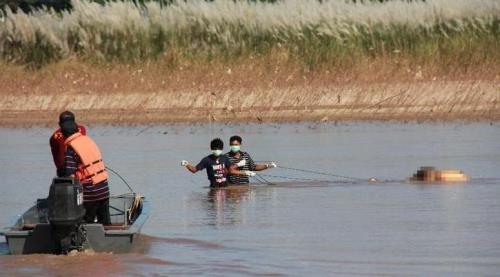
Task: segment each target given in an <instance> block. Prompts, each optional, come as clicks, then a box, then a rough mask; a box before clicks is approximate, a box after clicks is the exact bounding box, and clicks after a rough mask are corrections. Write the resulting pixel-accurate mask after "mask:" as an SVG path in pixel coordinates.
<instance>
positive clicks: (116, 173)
mask: <svg viewBox="0 0 500 277" xmlns="http://www.w3.org/2000/svg"><path fill="white" fill-rule="evenodd" d="M106 169H107V170H109V171H111V172H113V173H114V174H115V175H116V176H118V178H120V179H121V180H122V181H123V183H125V185H127V187H128V189H129V190H130V192H134V190H133V189H132V187H131V186H130V185H129V184H128V183H127V181H125V179H123V177H122V176H121V175H120V174H118V172H116V171H114V170H113V169H112V168H110V167H108V166H106Z"/></svg>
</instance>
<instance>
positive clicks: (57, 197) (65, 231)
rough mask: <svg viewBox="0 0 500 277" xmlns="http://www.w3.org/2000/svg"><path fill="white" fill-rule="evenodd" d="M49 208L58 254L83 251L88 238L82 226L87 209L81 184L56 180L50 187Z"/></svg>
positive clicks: (75, 180) (66, 179) (71, 179)
mask: <svg viewBox="0 0 500 277" xmlns="http://www.w3.org/2000/svg"><path fill="white" fill-rule="evenodd" d="M48 206H49V222H50V224H51V225H52V230H53V235H54V238H55V240H56V241H55V242H56V246H57V253H58V254H67V253H68V252H69V251H71V250H79V251H80V250H82V249H83V243H84V242H85V237H86V236H85V230H84V229H83V227H82V226H81V224H82V222H83V217H84V215H85V208H84V206H83V189H82V186H81V185H80V182H79V181H78V180H77V179H75V178H54V179H53V180H52V185H51V186H50V191H49V198H48Z"/></svg>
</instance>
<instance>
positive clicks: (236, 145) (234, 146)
mask: <svg viewBox="0 0 500 277" xmlns="http://www.w3.org/2000/svg"><path fill="white" fill-rule="evenodd" d="M242 141H243V140H242V139H241V137H240V136H232V137H231V138H230V139H229V148H231V152H233V153H237V152H239V151H240V147H241V142H242Z"/></svg>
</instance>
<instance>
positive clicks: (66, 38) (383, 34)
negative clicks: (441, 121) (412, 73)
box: [0, 0, 500, 71]
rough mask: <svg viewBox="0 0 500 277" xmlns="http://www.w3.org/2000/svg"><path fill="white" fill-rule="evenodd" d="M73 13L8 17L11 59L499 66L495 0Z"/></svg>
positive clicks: (232, 4) (109, 8)
mask: <svg viewBox="0 0 500 277" xmlns="http://www.w3.org/2000/svg"><path fill="white" fill-rule="evenodd" d="M73 7H74V10H73V11H72V12H62V13H60V14H57V13H54V12H51V11H38V12H34V13H32V14H29V15H28V14H24V13H22V12H18V13H12V12H9V11H8V12H7V13H6V14H5V16H3V20H2V22H1V23H0V57H1V59H2V60H3V62H4V63H7V64H20V65H28V66H30V67H34V68H41V67H42V66H44V65H47V64H51V63H54V62H57V61H61V60H65V59H68V58H71V59H77V60H79V61H82V62H86V63H90V64H94V63H126V64H138V63H139V64H140V63H144V62H147V61H152V60H157V59H161V60H163V61H165V62H164V63H163V64H164V65H165V66H168V67H170V68H178V67H179V66H181V65H182V64H183V63H191V64H192V63H208V62H214V61H216V62H218V63H222V64H224V63H227V64H234V63H235V62H239V61H241V60H244V61H251V60H252V59H261V58H263V59H268V60H270V61H272V62H274V63H281V64H283V63H291V64H293V65H296V66H298V67H300V68H301V69H303V70H306V71H307V70H315V69H318V68H352V67H356V66H358V65H360V64H363V63H369V62H370V61H372V60H377V59H384V60H386V61H389V62H391V63H399V62H403V63H410V64H413V65H425V64H434V65H436V66H439V67H441V68H444V69H447V68H455V67H461V68H464V69H467V68H470V67H475V66H478V65H483V64H484V63H492V62H493V63H498V61H500V2H499V1H496V0H449V1H447V0H428V1H426V2H419V1H413V2H407V1H390V2H385V3H378V2H366V3H352V2H349V3H346V2H345V1H322V2H319V1H301V0H289V1H283V2H277V3H273V4H269V3H260V2H247V1H214V2H205V1H187V2H184V1H179V2H175V3H174V4H172V5H169V6H165V7H160V5H159V4H157V3H147V4H145V5H144V6H140V7H138V6H135V5H134V4H132V3H130V2H127V3H124V2H112V3H109V4H107V5H104V6H102V5H99V4H96V3H88V2H82V1H74V2H73Z"/></svg>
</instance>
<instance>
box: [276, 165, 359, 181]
mask: <svg viewBox="0 0 500 277" xmlns="http://www.w3.org/2000/svg"><path fill="white" fill-rule="evenodd" d="M277 167H278V168H282V169H287V170H293V171H299V172H305V173H312V174H318V175H326V176H332V177H337V178H344V179H350V180H354V181H366V179H363V178H357V177H351V176H345V175H339V174H333V173H327V172H321V171H314V170H308V169H301V168H294V167H287V166H279V165H278V166H277Z"/></svg>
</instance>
